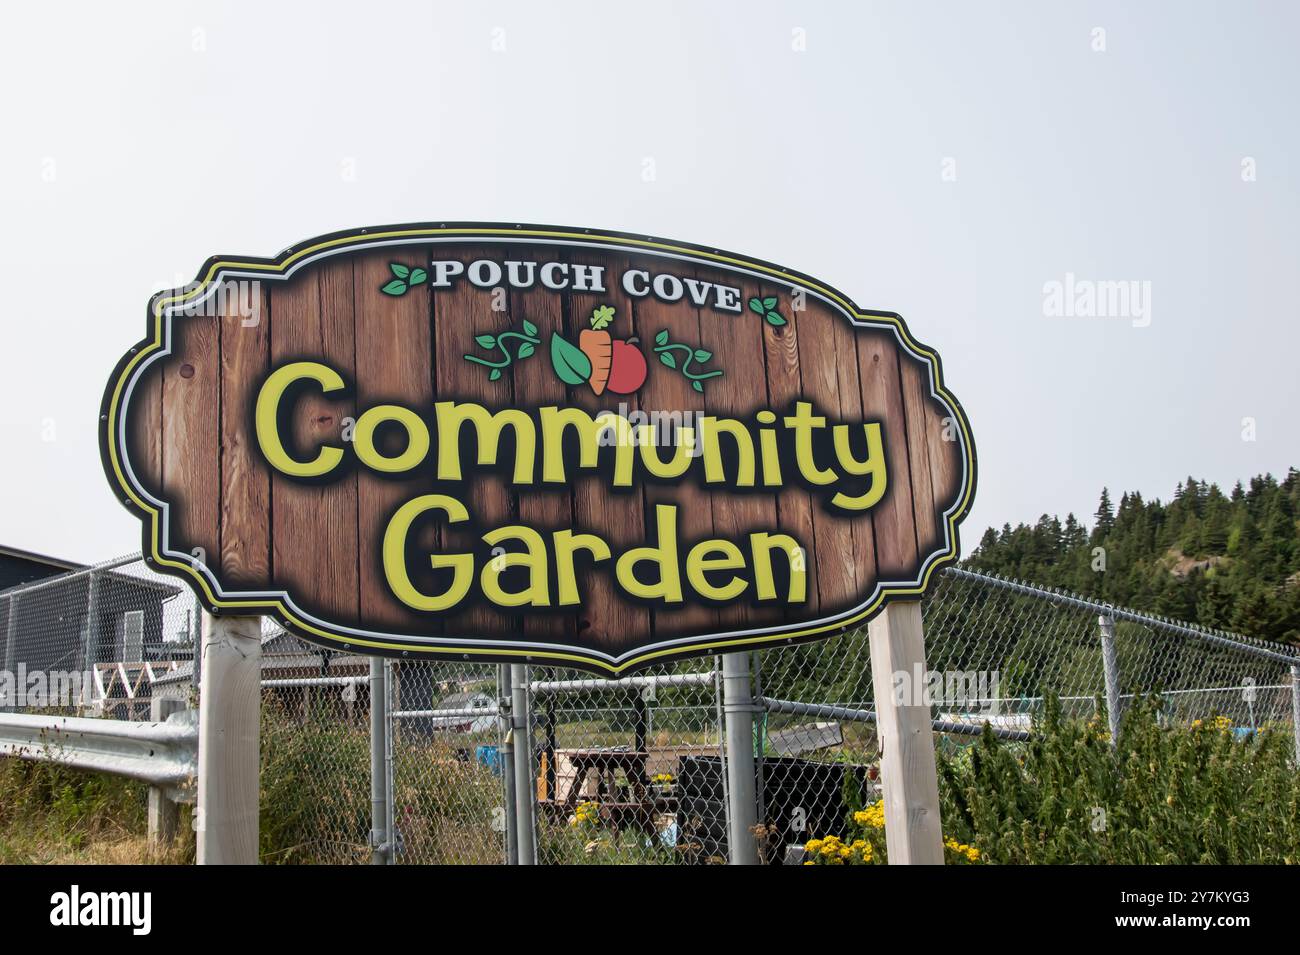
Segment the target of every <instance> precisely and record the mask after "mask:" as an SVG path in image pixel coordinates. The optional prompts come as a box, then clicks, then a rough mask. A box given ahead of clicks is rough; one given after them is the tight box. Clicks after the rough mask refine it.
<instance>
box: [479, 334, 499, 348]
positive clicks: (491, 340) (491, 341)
mask: <svg viewBox="0 0 1300 955" xmlns="http://www.w3.org/2000/svg"><path fill="white" fill-rule="evenodd" d="M474 341H476V342H478V343H479V344H480V345H482V346H483V347H484V348H495V347H496V344H497V338H496V336H495V335H475V336H474Z"/></svg>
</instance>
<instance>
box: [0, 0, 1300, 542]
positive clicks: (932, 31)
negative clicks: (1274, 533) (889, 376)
mask: <svg viewBox="0 0 1300 955" xmlns="http://www.w3.org/2000/svg"><path fill="white" fill-rule="evenodd" d="M1134 7H1138V8H1139V9H1134ZM126 9H128V8H126V7H122V8H119V7H117V6H116V5H111V4H91V3H85V4H61V3H50V4H40V5H38V4H21V5H15V6H13V7H11V8H9V9H7V10H6V14H5V17H6V23H5V27H4V30H3V31H2V32H0V102H2V103H3V113H2V115H0V119H2V121H3V122H2V123H0V129H2V130H3V136H4V148H3V150H0V208H2V213H3V214H2V216H0V224H2V225H3V231H2V232H0V250H2V255H0V270H3V286H4V292H5V295H4V298H5V305H4V316H3V318H2V319H0V321H3V330H4V335H3V339H0V342H2V344H0V402H2V407H3V408H4V409H5V412H6V414H5V419H4V421H5V427H4V431H3V441H4V443H3V449H4V450H3V457H2V458H0V460H3V461H4V463H5V466H4V469H3V476H2V477H0V481H2V482H3V484H2V485H0V487H2V488H3V491H4V500H3V503H2V504H0V544H6V545H9V546H16V547H23V548H28V549H31V550H37V551H41V552H45V553H49V554H54V555H57V556H61V557H65V558H70V559H77V560H87V561H89V560H97V559H102V558H107V557H109V556H113V555H117V554H121V553H126V552H128V551H130V550H132V549H133V548H136V547H138V540H139V532H138V529H137V523H136V521H135V520H134V519H133V518H131V517H130V516H129V515H128V514H127V512H126V511H125V510H124V509H123V508H122V507H120V506H119V505H118V504H117V503H116V502H115V500H114V497H113V495H112V494H111V493H110V490H109V487H108V485H107V483H106V481H105V480H104V478H103V476H102V472H101V470H100V466H99V462H98V453H99V452H98V444H97V437H96V434H97V432H96V425H97V422H96V417H97V412H98V408H99V401H100V397H101V393H102V390H103V387H104V385H105V382H106V381H107V377H108V374H109V372H110V371H111V370H112V368H113V365H114V363H115V362H116V360H117V358H118V357H119V355H120V354H121V353H122V352H123V351H124V350H125V349H126V348H127V347H129V346H130V345H131V344H132V343H133V342H134V341H136V339H137V338H139V337H140V335H141V334H142V330H143V319H144V311H145V306H146V303H147V300H148V297H149V295H150V293H152V292H154V291H155V290H157V289H159V288H162V287H164V286H172V285H175V284H179V283H181V282H184V281H188V280H189V279H190V278H192V277H193V275H194V273H195V272H196V271H197V269H198V267H199V265H200V264H201V263H202V261H203V260H204V259H205V258H206V257H207V256H209V255H211V254H214V253H246V254H251V255H270V254H273V253H275V252H276V251H278V250H279V249H281V248H283V247H285V246H287V245H291V244H294V243H296V242H298V241H299V240H301V239H304V238H307V237H310V236H313V235H317V234H320V233H324V232H328V231H332V230H335V229H340V228H347V227H353V226H365V225H373V224H379V223H390V222H401V221H419V220H434V219H437V220H446V219H484V220H506V221H521V222H544V223H555V224H564V225H581V226H594V227H600V228H607V229H618V230H625V231H629V232H641V233H647V234H655V235H661V236H665V237H669V238H676V239H684V240H688V241H694V242H699V243H702V244H707V245H711V246H716V247H720V248H727V249H731V250H734V251H737V252H742V253H746V254H749V255H752V256H755V257H758V258H763V259H769V260H772V261H776V262H779V263H780V264H782V265H785V266H788V267H791V268H795V269H798V270H801V271H804V272H808V273H810V274H812V275H814V276H816V277H818V278H820V279H823V280H825V281H827V282H829V283H831V284H832V285H835V286H837V287H838V288H840V289H842V290H843V291H845V292H846V293H848V294H849V295H850V296H851V297H852V298H854V299H855V300H856V301H857V302H858V304H860V305H862V306H864V307H869V308H881V309H890V310H894V311H897V312H900V313H901V314H902V315H903V316H904V317H905V318H906V319H907V320H908V322H909V324H910V326H911V328H912V330H913V332H914V334H915V335H916V336H917V337H918V338H920V339H921V340H922V341H924V342H926V343H927V344H930V345H933V346H935V347H936V348H938V349H939V351H940V352H941V354H942V355H943V358H944V364H945V370H946V374H947V379H948V382H949V384H950V386H951V388H952V389H953V391H954V392H955V394H956V395H957V396H958V397H959V398H960V399H961V400H962V402H963V403H964V405H965V407H966V409H967V412H968V413H969V416H970V419H971V422H972V425H973V428H974V432H975V437H976V442H977V448H978V453H979V458H980V487H979V492H978V497H977V500H976V505H975V509H974V512H973V514H972V515H971V516H970V517H969V518H968V519H967V521H966V524H965V526H964V527H965V530H964V543H965V549H966V550H967V551H969V549H970V548H971V547H972V546H973V545H974V543H975V542H976V541H977V540H978V537H979V534H980V533H981V532H982V530H983V528H984V527H985V526H987V525H990V524H994V525H1000V524H1001V523H1003V522H1004V521H1010V522H1013V523H1014V522H1017V521H1022V520H1024V521H1032V520H1034V519H1036V518H1037V517H1038V515H1039V514H1041V513H1043V512H1045V511H1050V512H1059V513H1061V514H1064V513H1065V512H1066V511H1070V510H1073V511H1075V512H1076V513H1079V514H1081V515H1082V514H1087V515H1091V513H1092V511H1093V509H1094V508H1095V506H1096V499H1097V494H1098V492H1099V490H1100V489H1101V487H1102V485H1109V486H1110V488H1111V489H1112V490H1113V491H1116V492H1117V491H1118V490H1120V489H1130V490H1131V489H1137V490H1140V491H1142V492H1143V494H1146V495H1153V496H1154V495H1158V496H1161V497H1167V496H1168V495H1169V493H1170V492H1171V491H1172V490H1173V487H1174V485H1175V483H1176V482H1177V481H1178V480H1179V479H1180V478H1182V477H1185V476H1186V475H1187V474H1189V473H1191V474H1195V475H1197V476H1199V477H1204V478H1207V479H1209V480H1214V481H1219V482H1221V483H1224V484H1227V485H1231V483H1232V482H1233V481H1235V480H1237V479H1238V478H1241V479H1244V478H1247V477H1249V476H1250V475H1252V474H1255V473H1257V472H1261V471H1266V470H1271V471H1273V472H1274V473H1283V472H1285V470H1286V468H1287V467H1288V466H1289V465H1292V464H1298V463H1300V454H1297V450H1298V449H1300V425H1297V423H1296V417H1295V415H1294V414H1293V410H1292V406H1293V404H1294V403H1295V401H1296V399H1297V398H1300V384H1297V380H1298V378H1300V374H1298V373H1297V344H1300V333H1297V331H1296V322H1297V318H1298V317H1300V316H1298V314H1297V313H1298V311H1300V308H1298V306H1297V295H1296V283H1297V279H1298V278H1300V269H1298V268H1297V266H1298V264H1300V207H1298V206H1300V203H1298V202H1297V197H1298V193H1300V185H1298V179H1300V177H1298V172H1297V170H1298V169H1300V155H1298V153H1297V147H1298V145H1300V142H1298V140H1300V123H1298V122H1297V102H1296V96H1297V91H1298V90H1300V66H1298V65H1297V61H1298V59H1300V58H1298V57H1297V56H1296V52H1295V46H1294V44H1295V38H1296V36H1297V35H1300V6H1297V5H1295V4H1290V3H1283V2H1276V3H1234V4H1231V5H1229V4H1217V5H1216V4H1200V3H1184V2H1180V3H1172V2H1170V3H1143V4H1140V5H1136V4H1110V3H1097V4H1082V3H1075V4H1050V5H1049V4H1041V3H1035V2H1025V3H1000V4H979V3H969V2H963V3H951V4H933V5H932V4H918V3H875V4H863V3H848V2H845V3H814V4H810V3H755V2H745V3H735V4H723V3H717V4H685V3H683V4H666V3H635V4H614V3H590V4H556V3H548V4H540V3H536V2H527V3H519V4H505V3H500V4H492V3H475V4H470V3H465V4H453V3H439V4H432V3H428V2H422V3H384V2H367V3H355V2H348V3H343V2H336V3H312V4H307V3H302V4H284V5H279V4H277V5H271V4H267V3H231V4H216V3H211V4H210V3H175V2H169V3H152V4H135V5H132V7H130V9H132V10H134V11H135V12H133V13H126V12H124V11H125V10H126ZM1071 275H1072V276H1073V280H1069V279H1067V276H1071ZM1070 281H1073V283H1074V284H1073V285H1070V284H1069V282H1070ZM1121 281H1122V282H1133V283H1136V284H1134V285H1132V286H1126V288H1128V289H1129V290H1131V291H1132V292H1134V293H1135V297H1133V298H1131V299H1130V301H1129V304H1128V308H1127V310H1126V311H1124V312H1123V314H1120V315H1117V316H1106V315H1099V314H1096V313H1097V312H1098V311H1105V309H1103V308H1098V307H1097V306H1096V305H1095V304H1094V306H1093V307H1092V308H1091V312H1092V314H1085V315H1080V314H1064V315H1062V314H1053V313H1054V312H1059V311H1061V309H1060V308H1057V307H1055V306H1054V305H1053V304H1052V300H1051V292H1052V288H1053V287H1052V286H1051V284H1050V283H1053V282H1057V283H1060V290H1061V291H1062V295H1063V296H1065V295H1066V293H1067V291H1070V290H1072V294H1070V295H1069V297H1070V301H1071V303H1074V302H1076V301H1077V302H1079V303H1080V307H1079V308H1077V309H1076V308H1074V307H1068V308H1066V309H1065V311H1067V312H1077V311H1083V312H1089V311H1090V309H1089V307H1088V306H1087V304H1086V299H1076V298H1075V296H1078V295H1080V294H1086V290H1087V289H1088V288H1089V286H1087V285H1083V284H1080V283H1088V282H1121ZM1045 289H1046V290H1047V291H1045ZM1061 300H1063V299H1058V303H1059V301H1061ZM1243 419H1250V420H1249V421H1245V422H1243ZM1251 438H1253V440H1248V439H1251Z"/></svg>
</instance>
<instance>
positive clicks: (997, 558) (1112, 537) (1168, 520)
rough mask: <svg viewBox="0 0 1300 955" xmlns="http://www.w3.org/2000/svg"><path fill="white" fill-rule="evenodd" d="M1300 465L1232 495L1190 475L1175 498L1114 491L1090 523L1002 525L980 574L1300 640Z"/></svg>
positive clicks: (980, 559) (974, 557) (984, 545)
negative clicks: (1145, 497) (1146, 497)
mask: <svg viewBox="0 0 1300 955" xmlns="http://www.w3.org/2000/svg"><path fill="white" fill-rule="evenodd" d="M1297 517H1300V471H1297V470H1296V469H1295V468H1291V469H1290V470H1289V472H1288V473H1287V475H1286V478H1285V479H1284V480H1282V481H1280V482H1279V481H1278V480H1277V479H1276V478H1274V477H1273V476H1272V475H1271V474H1265V475H1263V476H1261V477H1255V478H1251V480H1250V482H1249V484H1248V485H1246V486H1243V485H1242V484H1241V483H1240V482H1238V483H1237V485H1236V487H1234V488H1232V489H1231V491H1230V492H1228V493H1226V494H1225V493H1224V492H1223V491H1222V490H1221V489H1220V488H1219V487H1218V486H1217V485H1215V484H1206V482H1204V481H1198V480H1196V479H1195V478H1191V477H1189V478H1188V479H1187V480H1186V481H1185V482H1183V483H1181V484H1179V485H1178V487H1177V489H1176V490H1175V491H1174V496H1173V499H1172V500H1171V501H1169V503H1165V502H1163V501H1160V500H1158V499H1156V500H1150V501H1147V500H1143V498H1142V495H1141V494H1138V493H1126V494H1123V495H1121V496H1120V499H1119V503H1118V505H1116V504H1115V503H1114V502H1113V499H1112V497H1111V495H1110V493H1109V491H1108V490H1106V489H1103V490H1102V492H1101V501H1100V503H1099V504H1098V506H1097V512H1096V514H1095V515H1093V522H1092V527H1091V528H1088V527H1087V526H1085V525H1084V524H1083V523H1082V522H1080V521H1079V520H1078V519H1076V518H1075V516H1074V515H1073V514H1068V515H1066V518H1065V520H1064V521H1062V520H1060V519H1059V518H1058V517H1049V516H1048V515H1046V514H1045V515H1043V516H1042V517H1040V518H1039V519H1038V522H1037V523H1036V524H1033V525H1028V524H1021V525H1019V526H1017V527H1014V528H1013V527H1011V526H1010V525H1009V524H1008V525H1004V526H1003V528H1002V529H1001V530H1000V531H997V530H994V529H992V528H990V529H989V530H987V531H986V532H985V533H984V537H983V538H982V539H981V540H980V543H979V546H978V548H977V549H976V550H975V551H974V553H972V554H971V556H970V557H969V558H968V559H967V561H966V566H968V567H971V568H972V569H975V570H982V571H989V572H994V573H999V574H1005V575H1009V576H1012V577H1018V578H1020V579H1022V580H1026V581H1030V582H1032V583H1037V584H1046V585H1049V586H1056V587H1063V588H1067V589H1069V590H1073V591H1076V592H1078V593H1081V594H1085V595H1088V596H1092V597H1099V598H1104V599H1106V600H1109V601H1111V602H1114V603H1116V604H1124V605H1127V606H1130V607H1133V608H1135V609H1139V610H1146V611H1150V612H1154V613H1160V614H1165V615H1168V616H1171V617H1178V618H1181V619H1183V620H1194V621H1197V622H1199V623H1202V624H1205V625H1207V626H1211V627H1220V628H1223V629H1226V630H1234V631H1237V632H1239V633H1244V634H1248V635H1251V636H1256V637H1262V638H1265V639H1270V640H1280V641H1284V642H1286V643H1291V644H1296V645H1300V522H1298V521H1297Z"/></svg>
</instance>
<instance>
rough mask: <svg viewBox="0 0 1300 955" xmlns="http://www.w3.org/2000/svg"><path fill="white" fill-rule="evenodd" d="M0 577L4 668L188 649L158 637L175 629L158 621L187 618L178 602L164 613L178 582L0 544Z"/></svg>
mask: <svg viewBox="0 0 1300 955" xmlns="http://www.w3.org/2000/svg"><path fill="white" fill-rule="evenodd" d="M0 582H3V583H4V584H5V588H4V589H0V650H2V651H3V661H2V663H3V669H4V670H6V671H8V672H9V673H15V674H16V673H18V672H19V671H20V668H25V670H26V672H27V673H32V672H33V671H38V670H39V671H78V672H81V671H88V670H96V669H98V668H100V667H101V666H102V665H105V664H110V665H112V664H118V663H123V664H126V665H128V666H130V665H134V664H144V663H151V662H155V661H170V660H171V659H172V658H173V655H175V656H180V657H185V658H188V657H189V655H190V653H191V651H190V650H188V649H181V646H180V645H178V644H177V643H176V642H168V643H166V644H165V643H164V638H169V639H170V640H171V641H175V640H176V638H177V636H178V635H180V634H175V633H166V632H165V630H166V628H168V627H171V628H172V629H177V630H184V629H185V621H186V620H187V619H188V618H187V617H186V611H185V610H183V609H181V608H180V607H179V606H178V607H177V612H176V613H170V614H169V613H167V607H168V602H169V601H172V600H173V599H174V598H177V597H180V596H181V594H182V588H181V587H179V586H178V585H176V584H174V583H172V582H171V581H169V580H166V579H163V578H160V577H157V576H156V575H153V574H142V575H137V574H130V573H124V572H122V570H120V569H117V568H106V569H99V570H95V571H94V572H93V573H92V572H91V570H90V569H89V568H87V567H86V566H85V565H81V564H76V563H73V562H71V561H64V560H57V559H55V558H51V557H44V556H42V555H40V554H32V553H29V552H26V551H20V550H15V549H13V548H0ZM178 621H179V626H178V625H177V624H178ZM146 693H147V691H146Z"/></svg>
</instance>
